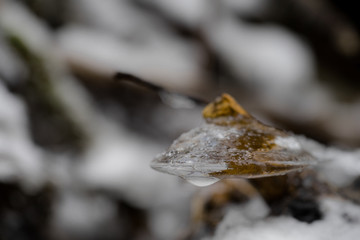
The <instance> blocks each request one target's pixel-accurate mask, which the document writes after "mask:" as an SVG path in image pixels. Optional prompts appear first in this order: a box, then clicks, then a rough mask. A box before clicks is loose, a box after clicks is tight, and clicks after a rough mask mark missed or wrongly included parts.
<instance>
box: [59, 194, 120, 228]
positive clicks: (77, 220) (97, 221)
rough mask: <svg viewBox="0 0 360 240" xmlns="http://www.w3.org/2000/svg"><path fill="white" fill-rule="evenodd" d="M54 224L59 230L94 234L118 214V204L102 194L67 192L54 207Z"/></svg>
mask: <svg viewBox="0 0 360 240" xmlns="http://www.w3.org/2000/svg"><path fill="white" fill-rule="evenodd" d="M54 211H55V213H54V216H55V218H54V219H53V224H54V226H55V228H57V229H58V230H60V231H61V232H62V231H65V232H70V233H71V232H75V233H81V234H84V233H86V234H89V235H91V234H94V233H96V232H98V231H99V230H100V229H101V226H103V225H104V224H106V222H110V221H111V220H112V219H113V218H115V216H116V206H115V205H114V204H113V203H112V202H111V201H110V200H108V199H107V198H105V197H102V196H87V195H84V194H81V193H71V192H65V193H63V194H62V195H61V196H60V199H59V200H58V201H57V202H56V205H55V207H54Z"/></svg>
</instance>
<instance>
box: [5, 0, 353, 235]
mask: <svg viewBox="0 0 360 240" xmlns="http://www.w3.org/2000/svg"><path fill="white" fill-rule="evenodd" d="M355 5H356V1H354V2H351V1H346V2H344V1H339V0H316V1H305V0H224V1H218V0H183V1H167V0H152V1H149V0H102V1H97V0H76V1H75V0H62V1H55V0H0V196H1V197H0V239H24V240H25V239H55V240H63V239H109V240H112V239H114V240H115V239H181V237H182V236H184V235H186V232H187V231H190V230H189V229H191V224H190V223H191V219H192V212H193V208H192V207H193V204H192V199H193V196H194V194H198V193H199V191H204V190H199V189H198V188H196V187H193V186H191V185H189V184H187V183H185V182H184V181H182V180H181V179H178V178H176V177H173V176H167V175H165V174H161V173H157V172H155V171H153V170H152V169H150V167H149V163H150V161H151V160H152V159H153V157H154V156H156V155H157V154H158V153H161V152H162V151H164V150H165V149H166V148H167V146H169V145H170V144H171V142H172V141H173V140H174V139H175V138H176V137H178V136H179V135H180V134H181V133H183V132H185V131H188V130H190V129H191V128H193V127H195V126H198V125H199V124H200V123H201V122H202V120H201V109H202V108H203V105H199V104H195V103H193V102H187V101H184V99H180V100H178V101H177V100H176V99H175V100H174V99H173V97H171V96H170V99H169V98H167V97H166V95H165V96H164V95H162V96H160V95H159V94H158V93H157V92H154V91H153V90H151V89H149V88H146V87H144V86H142V85H138V84H134V83H132V82H129V81H115V80H114V79H113V76H114V74H115V72H116V71H120V72H125V73H129V74H133V75H135V76H139V77H141V78H142V79H145V80H147V81H148V82H150V83H153V84H156V85H158V86H161V87H163V88H164V89H166V90H168V91H170V92H175V93H179V94H184V95H187V96H192V97H196V98H198V99H203V100H204V101H211V100H212V99H213V98H215V97H216V96H218V95H220V94H221V93H223V92H227V93H230V94H231V95H233V96H234V97H235V98H236V99H237V100H238V102H239V103H240V104H241V105H242V106H243V107H244V108H245V109H247V110H248V111H249V112H250V113H252V114H253V115H254V116H256V117H257V118H259V119H261V120H262V121H264V122H266V123H269V124H272V125H274V126H277V127H280V128H283V129H286V130H288V131H292V132H294V133H296V134H300V135H305V136H306V137H308V138H312V139H314V140H316V141H318V142H320V143H322V144H325V145H326V146H335V147H339V148H342V149H355V148H359V147H360V81H359V79H360V68H359V66H360V65H359V63H360V62H359V60H360V37H359V30H360V17H359V15H358V12H357V8H356V7H355ZM168 97H169V96H168ZM199 236H205V233H204V235H201V234H200V235H199ZM199 238H200V237H199Z"/></svg>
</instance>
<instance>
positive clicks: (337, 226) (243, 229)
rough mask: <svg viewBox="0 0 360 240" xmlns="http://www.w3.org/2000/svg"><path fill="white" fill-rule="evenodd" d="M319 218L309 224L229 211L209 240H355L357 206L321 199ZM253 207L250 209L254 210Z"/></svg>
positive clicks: (359, 215) (358, 231)
mask: <svg viewBox="0 0 360 240" xmlns="http://www.w3.org/2000/svg"><path fill="white" fill-rule="evenodd" d="M321 208H322V210H323V213H324V218H323V219H322V220H319V221H316V222H313V223H311V224H308V223H305V222H300V221H298V220H296V219H294V218H292V217H290V216H281V217H267V218H264V217H261V218H250V217H249V216H247V215H246V214H245V210H246V209H247V208H244V209H238V210H237V211H236V210H233V211H230V212H229V213H228V214H227V215H226V216H225V218H224V220H223V221H222V222H221V223H220V225H219V227H218V229H217V230H216V234H215V236H214V237H213V238H212V239H213V240H216V239H221V240H230V239H231V240H233V239H242V240H253V239H254V240H255V239H256V240H257V239H267V240H272V239H277V240H282V239H284V240H285V239H286V240H287V239H299V240H301V239H309V240H312V239H314V240H318V239H346V240H352V239H357V238H358V236H359V234H360V228H359V227H358V226H359V221H360V208H359V206H357V205H355V204H352V203H350V202H347V201H344V200H340V199H330V198H329V199H323V200H322V201H321ZM257 211H258V209H256V208H255V209H253V210H252V212H257Z"/></svg>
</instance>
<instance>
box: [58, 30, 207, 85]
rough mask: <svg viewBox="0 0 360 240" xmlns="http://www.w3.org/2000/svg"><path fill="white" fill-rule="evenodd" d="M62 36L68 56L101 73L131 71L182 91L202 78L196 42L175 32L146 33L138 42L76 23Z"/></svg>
mask: <svg viewBox="0 0 360 240" xmlns="http://www.w3.org/2000/svg"><path fill="white" fill-rule="evenodd" d="M58 38H59V46H60V48H61V49H62V51H63V54H64V55H65V57H66V58H67V59H69V60H70V61H71V62H75V63H77V64H82V65H84V66H87V67H88V68H91V69H94V71H97V72H100V73H104V74H109V73H114V72H116V71H122V72H128V73H132V74H135V75H137V76H140V77H143V78H144V79H149V80H151V81H153V82H154V83H157V84H160V85H162V86H165V87H167V88H170V89H177V90H178V91H179V89H180V91H182V90H183V91H184V90H189V89H193V88H195V87H196V86H198V84H199V80H200V79H201V76H200V75H201V71H200V68H199V62H200V61H199V59H200V58H199V56H200V55H199V51H198V49H197V48H196V46H195V45H191V44H190V43H188V44H187V43H186V42H182V41H180V40H179V39H177V38H175V37H173V36H171V35H163V34H158V35H156V36H150V35H149V36H144V37H143V38H142V41H141V42H140V43H136V41H135V42H133V41H131V42H129V41H124V40H121V39H116V38H114V37H113V36H111V35H107V34H105V33H102V32H99V31H95V30H92V29H86V28H84V27H79V26H77V27H76V26H73V27H67V28H64V29H63V30H62V31H61V32H60V34H59V36H58Z"/></svg>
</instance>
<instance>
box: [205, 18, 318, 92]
mask: <svg viewBox="0 0 360 240" xmlns="http://www.w3.org/2000/svg"><path fill="white" fill-rule="evenodd" d="M207 32H208V38H209V39H210V42H211V44H212V45H213V47H214V48H215V49H217V50H218V51H219V52H220V54H221V58H223V59H224V60H225V61H226V63H227V64H229V66H230V67H231V68H232V69H233V71H234V72H235V73H237V74H238V75H239V76H240V77H242V78H240V79H243V78H245V79H243V80H245V81H248V83H249V84H253V85H255V86H256V88H258V89H263V90H264V91H270V92H273V91H277V92H279V91H280V92H281V91H286V90H287V89H288V88H294V87H296V86H298V85H299V84H302V83H303V82H304V81H308V80H311V79H312V78H313V76H314V64H313V62H314V61H313V57H312V54H311V51H310V49H308V47H307V46H306V45H305V44H304V43H303V42H301V41H300V39H298V38H296V37H295V36H294V35H292V34H291V33H290V32H288V31H286V30H285V29H283V28H281V27H280V26H276V25H266V26H253V25H247V24H245V23H241V22H240V21H235V20H234V19H232V18H230V17H224V18H221V19H219V20H218V23H216V24H214V25H212V26H210V27H209V28H208V29H207Z"/></svg>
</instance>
